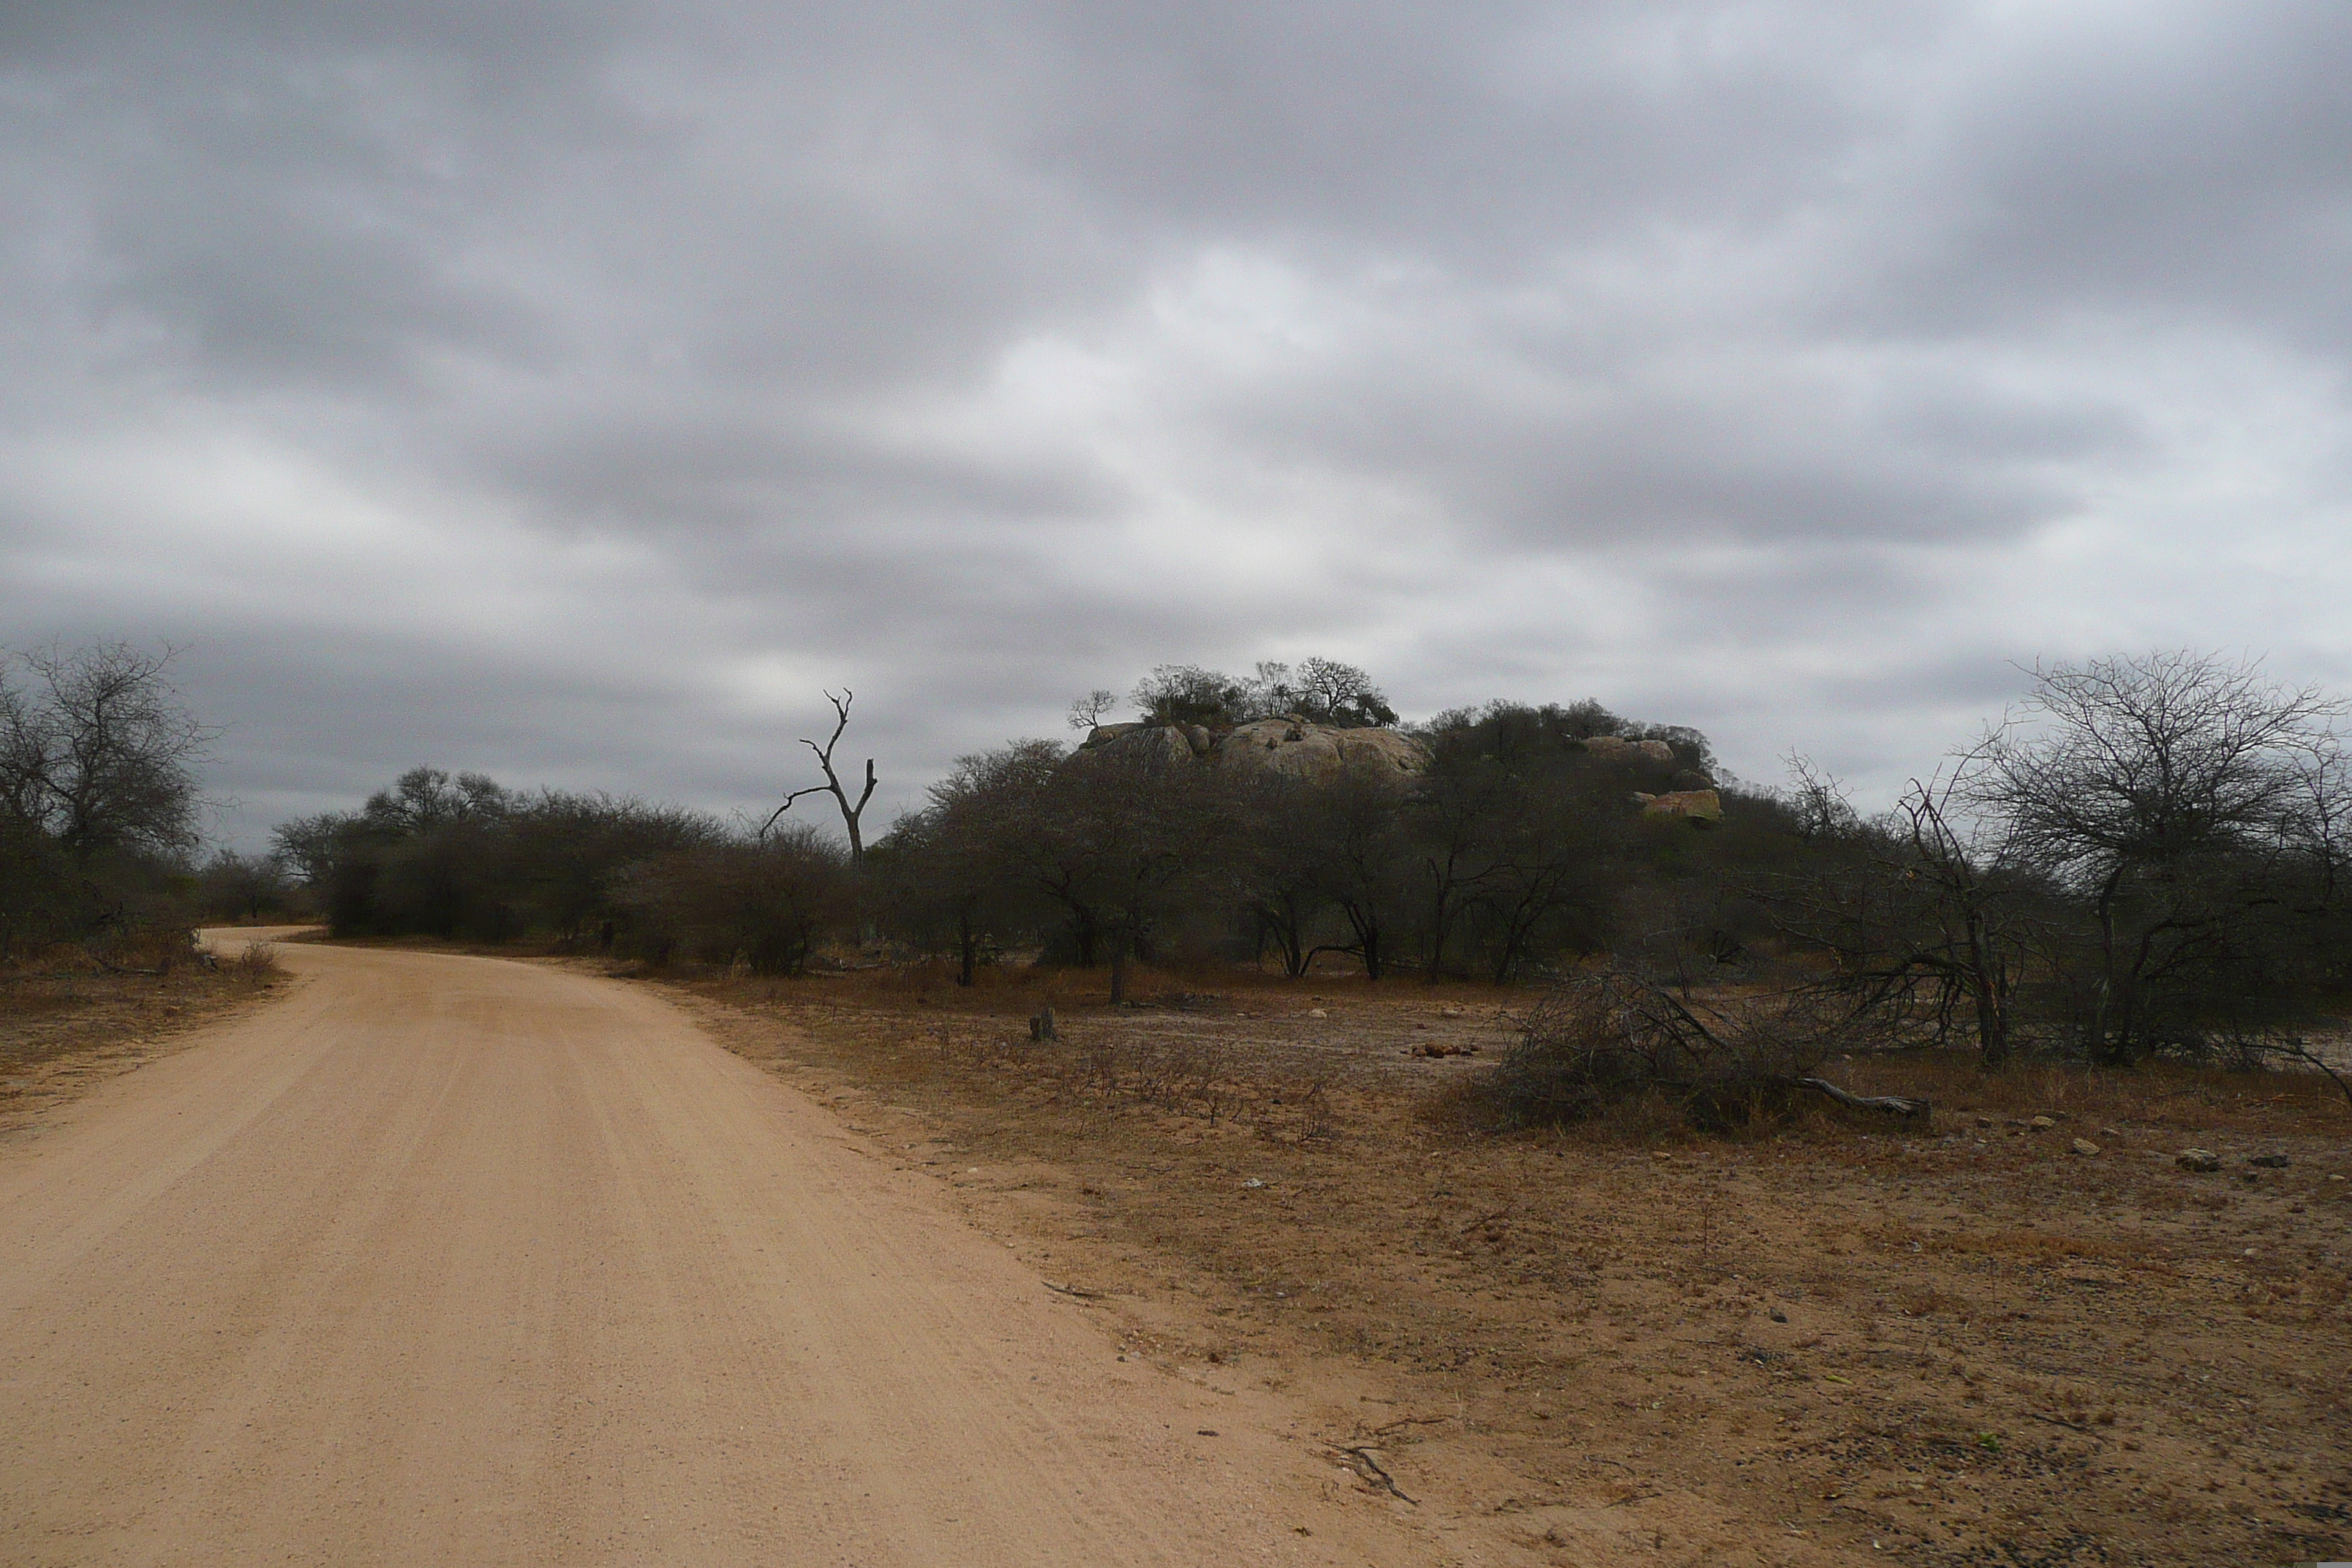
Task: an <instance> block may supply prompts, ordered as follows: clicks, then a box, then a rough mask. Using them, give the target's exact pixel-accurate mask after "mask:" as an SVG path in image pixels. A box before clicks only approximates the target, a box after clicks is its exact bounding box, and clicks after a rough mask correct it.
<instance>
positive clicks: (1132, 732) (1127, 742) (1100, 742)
mask: <svg viewBox="0 0 2352 1568" xmlns="http://www.w3.org/2000/svg"><path fill="white" fill-rule="evenodd" d="M1208 750H1209V732H1208V731H1205V730H1202V729H1201V728H1200V726H1198V725H1187V724H1102V725H1097V727H1096V728H1095V730H1094V732H1093V733H1091V734H1089V735H1088V736H1087V743H1086V744H1085V745H1083V746H1080V747H1079V748H1078V749H1077V750H1076V752H1072V753H1071V755H1070V760H1071V761H1072V762H1074V763H1075V762H1085V761H1087V760H1088V759H1091V758H1110V759H1115V760H1117V761H1119V762H1121V763H1134V764H1137V765H1139V766H1142V767H1145V768H1149V769H1151V770H1154V771H1157V770H1159V769H1160V768H1167V767H1174V766H1176V765H1178V764H1179V763H1183V764H1188V765H1189V764H1190V763H1193V762H1196V761H1198V760H1199V759H1200V758H1202V757H1203V756H1205V755H1207V753H1208Z"/></svg>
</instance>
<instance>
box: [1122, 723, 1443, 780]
mask: <svg viewBox="0 0 2352 1568" xmlns="http://www.w3.org/2000/svg"><path fill="white" fill-rule="evenodd" d="M1076 756H1077V757H1089V756H1103V757H1120V758H1131V759H1136V760H1139V761H1141V762H1143V763H1144V764H1145V765H1147V766H1151V767H1162V766H1168V765H1171V764H1172V763H1179V762H1183V761H1188V760H1205V761H1210V762H1213V763H1215V764H1216V765H1217V766H1218V767H1220V768H1224V769H1228V770H1230V771H1233V772H1234V773H1251V772H1264V773H1279V774H1282V775H1284V776H1285V777H1288V778H1300V779H1329V778H1337V777H1339V775H1340V774H1341V773H1345V772H1347V771H1348V770H1349V768H1351V767H1362V768H1367V769H1370V770H1373V771H1376V772H1378V773H1382V774H1388V775H1392V776H1394V777H1398V778H1409V777H1411V776H1412V775H1413V774H1416V773H1421V772H1422V771H1423V769H1425V768H1427V767H1428V766H1429V753H1428V752H1426V751H1424V750H1423V748H1422V745H1421V742H1418V741H1415V740H1413V739H1412V737H1411V736H1409V735H1402V734H1399V733H1398V732H1397V731H1394V730H1380V729H1355V730H1350V729H1342V728H1339V727H1337V726H1334V725H1328V724H1317V723H1313V722H1311V721H1308V720H1306V719H1303V718H1300V717H1298V716H1297V715H1296V714H1291V715H1286V716H1285V717H1283V718H1280V719H1262V720H1259V721H1256V722H1255V723H1249V724H1244V725H1241V726H1239V727H1237V728H1235V729H1233V730H1229V731H1225V733H1223V734H1222V735H1216V736H1212V735H1211V734H1210V733H1209V731H1206V730H1204V729H1202V727H1201V726H1200V725H1198V724H1100V725H1097V726H1096V727H1095V729H1094V731H1092V732H1091V733H1089V734H1088V735H1087V741H1086V744H1085V745H1083V746H1081V747H1079V748H1078V750H1077V752H1076Z"/></svg>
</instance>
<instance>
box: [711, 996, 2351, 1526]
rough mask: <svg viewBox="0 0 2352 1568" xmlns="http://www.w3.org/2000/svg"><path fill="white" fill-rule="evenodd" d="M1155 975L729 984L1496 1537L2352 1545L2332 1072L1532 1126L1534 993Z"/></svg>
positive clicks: (755, 1036) (1263, 1380)
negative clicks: (2218, 1161)
mask: <svg viewBox="0 0 2352 1568" xmlns="http://www.w3.org/2000/svg"><path fill="white" fill-rule="evenodd" d="M1147 984H1150V983H1149V982H1147ZM1160 984H1162V986H1163V988H1166V989H1170V990H1179V988H1181V987H1185V986H1189V987H1191V988H1192V993H1193V994H1190V995H1184V994H1171V995H1170V996H1169V997H1168V998H1167V1001H1168V1004H1169V1005H1160V1006H1148V1007H1144V1008H1132V1009H1122V1010H1118V1011H1112V1010H1109V1009H1106V1008H1104V1007H1101V1006H1100V1005H1074V1004H1073V1002H1072V1000H1071V996H1072V994H1075V993H1076V984H1073V982H1072V981H1071V980H1069V979H1064V980H1063V981H1060V982H1058V983H1056V982H1051V981H1045V982H1035V983H1032V984H1003V983H998V984H992V985H987V986H983V987H982V989H981V990H980V991H978V992H976V993H975V992H959V991H958V990H957V988H955V987H954V986H952V985H951V984H946V983H945V979H944V977H943V976H940V975H939V974H936V973H909V974H900V975H887V974H883V975H868V976H865V977H862V978H856V977H854V978H847V979H822V980H820V979H810V980H803V981H793V982H758V981H732V982H705V983H699V984H694V985H692V986H691V987H690V990H691V993H692V994H693V995H695V996H696V997H698V999H699V1003H700V1005H701V1007H702V1009H703V1016H704V1017H705V1019H706V1021H707V1022H708V1023H709V1026H710V1027H711V1028H712V1029H713V1030H714V1032H716V1033H718V1034H719V1036H720V1037H721V1038H723V1039H725V1040H726V1041H728V1043H729V1044H730V1046H731V1047H733V1048H734V1049H736V1050H737V1051H739V1052H740V1053H741V1054H742V1055H744V1056H745V1057H747V1058H750V1059H751V1060H753V1061H756V1062H759V1063H761V1065H763V1066H766V1067H768V1068H771V1069H772V1070H773V1071H776V1072H778V1073H779V1074H781V1075H782V1076H784V1077H785V1078H786V1079H788V1080H789V1081H792V1082H793V1083H796V1084H799V1085H801V1086H802V1087H803V1088H805V1089H808V1090H809V1091H810V1092H811V1093H813V1094H817V1095H820V1096H821V1097H823V1098H824V1100H826V1102H827V1103H828V1104H831V1105H833V1106H835V1108H836V1109H837V1110H838V1111H839V1112H840V1113H841V1114H843V1115H844V1116H845V1118H847V1119H848V1120H849V1121H851V1122H852V1123H853V1124H854V1125H856V1126H857V1127H860V1128H863V1129H865V1130H866V1131H867V1132H869V1133H870V1134H871V1135H873V1136H875V1137H877V1138H879V1139H885V1140H887V1141H888V1142H889V1144H890V1146H892V1147H894V1148H896V1149H898V1150H899V1151H901V1152H903V1154H904V1156H905V1158H906V1159H907V1161H908V1163H909V1166H910V1168H913V1169H916V1170H920V1171H925V1172H928V1173H930V1174H931V1175H932V1176H933V1177H934V1179H936V1180H938V1181H940V1183H942V1184H946V1185H948V1186H950V1187H951V1188H952V1189H953V1191H954V1193H955V1194H956V1196H957V1197H958V1199H959V1200H960V1201H961V1203H962V1204H963V1205H964V1206H965V1210H966V1212H967V1213H968V1214H969V1215H971V1217H972V1218H973V1219H974V1220H975V1221H976V1222H977V1223H978V1224H980V1225H982V1226H984V1227H986V1228H989V1229H991V1230H992V1231H994V1232H996V1233H997V1234H999V1235H1001V1236H1003V1237H1006V1238H1008V1239H1010V1240H1011V1241H1013V1244H1014V1245H1015V1246H1016V1247H1018V1248H1020V1249H1022V1250H1023V1251H1024V1253H1025V1254H1026V1255H1027V1256H1029V1257H1031V1258H1033V1259H1034V1263H1035V1266H1036V1267H1037V1268H1038V1269H1039V1270H1040V1271H1041V1272H1044V1273H1046V1274H1049V1275H1051V1276H1053V1277H1054V1278H1056V1279H1062V1278H1065V1277H1066V1278H1067V1279H1069V1280H1071V1281H1075V1282H1076V1283H1078V1284H1080V1285H1081V1286H1082V1287H1083V1288H1086V1289H1092V1290H1095V1291H1097V1292H1099V1293H1100V1294H1099V1298H1098V1299H1097V1301H1096V1304H1095V1307H1094V1310H1095V1311H1096V1312H1097V1315H1099V1316H1100V1317H1102V1318H1103V1319H1104V1320H1105V1321H1108V1322H1111V1323H1115V1324H1116V1325H1117V1326H1118V1331H1119V1332H1120V1334H1121V1335H1122V1336H1123V1337H1124V1342H1126V1343H1127V1344H1128V1345H1129V1347H1130V1348H1131V1349H1132V1350H1134V1351H1136V1352H1140V1353H1143V1354H1147V1355H1149V1356H1151V1357H1152V1358H1154V1359H1155V1360H1157V1361H1158V1362H1160V1363H1161V1364H1163V1365H1165V1366H1168V1367H1170V1368H1171V1369H1174V1370H1178V1371H1180V1372H1182V1373H1188V1374H1199V1373H1214V1374H1219V1375H1225V1376H1231V1377H1234V1378H1235V1379H1237V1380H1239V1381H1241V1382H1243V1383H1244V1384H1249V1385H1252V1386H1255V1387H1257V1388H1260V1389H1264V1390H1268V1391H1276V1392H1279V1393H1281V1394H1284V1395H1285V1396H1286V1397H1289V1398H1292V1399H1296V1400H1298V1401H1301V1402H1302V1406H1303V1408H1304V1409H1306V1411H1307V1413H1308V1415H1309V1417H1310V1422H1311V1425H1313V1426H1314V1427H1315V1429H1316V1436H1317V1437H1318V1440H1319V1441H1320V1442H1322V1443H1323V1444H1325V1445H1326V1446H1327V1447H1326V1451H1327V1452H1328V1453H1330V1454H1332V1455H1335V1456H1337V1457H1338V1458H1339V1462H1341V1463H1342V1464H1344V1465H1346V1466H1348V1467H1349V1468H1351V1469H1353V1470H1355V1471H1356V1472H1357V1474H1358V1477H1359V1479H1358V1482H1357V1484H1358V1486H1359V1488H1360V1490H1361V1491H1362V1493H1363V1494H1364V1495H1365V1496H1366V1497H1368V1498H1370V1497H1380V1498H1382V1499H1387V1500H1390V1502H1391V1506H1403V1505H1401V1504H1396V1503H1395V1502H1394V1500H1393V1498H1392V1497H1391V1493H1390V1482H1391V1479H1392V1481H1393V1483H1394V1486H1395V1488H1396V1489H1399V1490H1401V1491H1402V1492H1403V1493H1406V1494H1409V1495H1410V1496H1411V1497H1412V1499H1413V1500H1414V1504H1413V1506H1412V1511H1414V1512H1415V1513H1416V1514H1417V1515H1418V1516H1419V1517H1421V1518H1422V1519H1423V1521H1424V1522H1425V1523H1426V1524H1427V1525H1428V1526H1429V1527H1430V1528H1431V1529H1433V1530H1435V1531H1438V1532H1439V1534H1440V1536H1441V1538H1442V1539H1444V1541H1445V1542H1447V1543H1448V1545H1449V1548H1450V1549H1451V1550H1453V1551H1454V1552H1458V1553H1459V1554H1460V1555H1461V1557H1462V1560H1464V1561H1477V1562H1490V1563H1588V1562H1597V1561H1618V1560H1622V1559H1626V1558H1633V1559H1634V1560H1639V1561H1656V1562H1664V1563H1690V1564H1694V1565H1696V1564H1702V1563H1704V1564H1709V1565H1713V1564H1721V1563H1789V1564H1814V1563H1858V1562H1865V1561H1867V1562H1874V1563H1883V1562H1887V1561H1896V1562H1908V1563H1920V1564H1934V1565H1938V1568H1941V1565H1959V1564H1985V1565H1993V1564H1999V1565H2003V1568H2023V1565H2029V1564H2043V1563H2220V1562H2230V1563H2263V1562H2278V1563H2288V1562H2293V1561H2296V1560H2310V1559H2313V1558H2315V1557H2318V1558H2325V1557H2328V1556H2330V1555H2334V1556H2339V1557H2340V1556H2344V1555H2347V1552H2352V1458H2347V1456H2352V1402H2348V1401H2347V1385H2346V1383H2345V1380H2344V1377H2343V1374H2342V1369H2343V1368H2344V1367H2345V1366H2346V1365H2347V1364H2352V1307H2347V1263H2352V1235H2347V1229H2352V1184H2348V1183H2347V1180H2346V1178H2347V1176H2352V1150H2347V1134H2348V1133H2352V1108H2347V1106H2346V1104H2345V1103H2344V1100H2343V1099H2342V1098H2341V1096H2340V1095H2338V1094H2337V1092H2336V1090H2335V1089H2333V1088H2332V1087H2331V1086H2329V1085H2328V1084H2327V1083H2326V1080H2325V1079H2319V1078H2317V1077H2316V1076H2310V1077H2305V1076H2300V1075H2298V1076H2294V1077H2288V1076H2286V1075H2279V1074H2269V1075H2251V1076H2246V1075H2237V1076H2233V1075H2228V1074H2221V1073H2193V1072H2187V1071H2170V1070H2151V1071H2148V1072H2144V1073H2138V1074H2126V1075H2104V1076H2093V1075H2085V1074H2084V1073H2081V1072H2075V1071H2066V1070H2057V1069H2021V1070H2019V1071H2016V1072H2013V1073H2011V1074H2009V1075H2007V1076H2006V1077H2004V1078H2002V1079H1995V1080H1986V1079H1983V1078H1982V1077H1981V1075H1979V1074H1978V1073H1976V1072H1975V1071H1974V1069H1973V1068H1968V1067H1967V1066H1966V1065H1965V1064H1953V1063H1936V1062H1927V1061H1919V1060H1912V1061H1908V1062H1897V1063H1887V1062H1865V1063H1853V1064H1843V1065H1841V1066H1839V1067H1838V1068H1837V1071H1838V1072H1839V1073H1840V1074H1841V1075H1843V1076H1844V1077H1845V1078H1846V1079H1848V1080H1849V1081H1850V1082H1851V1084H1852V1086H1853V1087H1855V1088H1857V1089H1866V1090H1876V1091H1894V1090H1897V1089H1901V1090H1906V1091H1911V1092H1919V1091H1923V1090H1924V1091H1926V1092H1928V1093H1930V1094H1932V1095H1933V1097H1934V1098H1935V1099H1936V1100H1937V1102H1938V1105H1939V1110H1938V1113H1937V1119H1936V1121H1935V1122H1934V1124H1933V1126H1932V1128H1931V1130H1930V1131H1927V1133H1925V1134H1917V1133H1912V1132H1908V1131H1906V1132H1902V1133H1898V1132H1895V1131H1889V1130H1887V1129H1885V1128H1881V1127H1877V1126H1874V1125H1872V1124H1871V1123H1869V1122H1868V1121H1863V1122H1859V1123H1857V1122H1855V1121H1850V1120H1843V1119H1839V1118H1832V1116H1831V1115H1829V1114H1827V1113H1824V1114H1821V1115H1816V1116H1811V1117H1808V1118H1806V1119H1805V1120H1803V1121H1800V1122H1798V1123H1796V1124H1794V1125H1792V1126H1790V1127H1788V1128H1786V1129H1784V1130H1782V1131H1780V1133H1779V1134H1778V1135H1775V1136H1762V1137H1758V1138H1754V1139H1751V1140H1747V1141H1737V1142H1734V1141H1724V1140H1707V1139H1698V1138H1695V1137H1691V1136H1688V1135H1685V1134H1682V1133H1679V1132H1675V1131H1668V1130H1667V1129H1666V1127H1665V1125H1664V1123H1663V1122H1662V1121H1661V1122H1656V1123H1653V1124H1646V1125H1645V1124H1643V1123H1641V1122H1640V1121H1638V1119H1637V1120H1635V1121H1632V1122H1630V1123H1629V1124H1627V1125H1624V1126H1620V1127H1617V1128H1612V1129H1607V1130H1596V1131H1582V1132H1579V1133H1577V1134H1575V1135H1570V1136H1562V1135H1557V1134H1548V1135H1523V1136H1516V1137H1507V1138H1499V1137H1495V1136H1490V1135H1484V1134H1478V1133H1475V1132H1472V1131H1468V1130H1466V1129H1465V1127H1464V1126H1463V1125H1462V1124H1461V1123H1460V1121H1459V1119H1458V1118H1455V1117H1452V1116H1450V1115H1449V1113H1448V1110H1447V1106H1448V1102H1449V1099H1450V1098H1454V1097H1453V1096H1450V1094H1449V1090H1450V1089H1454V1088H1455V1087H1457V1086H1459V1085H1460V1084H1462V1083H1463V1082H1464V1081H1465V1080H1466V1079H1467V1078H1468V1076H1469V1075H1472V1074H1475V1073H1477V1072H1479V1071H1481V1070H1483V1068H1484V1067H1485V1066H1486V1064H1487V1063H1488V1062H1491V1061H1492V1060H1493V1059H1494V1058H1495V1057H1496V1053H1498V1052H1499V1051H1501V1050H1502V1049H1504V1048H1507V1046H1508V1044H1509V1043H1510V1040H1511V1038H1512V1033H1511V1021H1512V1017H1511V1012H1510V1003H1511V1002H1512V1001H1514V1000H1516V1001H1517V1003H1518V1004H1519V1005H1525V1003H1526V1002H1527V1001H1528V1000H1529V998H1528V997H1527V996H1525V995H1520V996H1517V997H1516V998H1510V997H1504V998H1501V999H1500V1000H1499V1001H1498V997H1497V994H1496V993H1492V992H1483V993H1482V992H1478V991H1475V990H1468V989H1465V990H1460V991H1455V990H1451V989H1444V990H1438V991H1428V990H1425V989H1423V988H1422V987H1419V986H1415V985H1403V986H1390V987H1385V988H1380V989H1377V990H1376V989H1374V988H1371V987H1367V986H1364V985H1362V984H1360V983H1359V984H1350V983H1346V982H1338V981H1316V982H1311V983H1308V984H1305V985H1300V986H1296V987H1292V986H1284V985H1273V984H1263V983H1258V982H1256V981H1255V980H1253V979H1247V978H1242V979H1223V978H1221V977H1209V978H1205V979H1204V978H1202V977H1198V976H1196V977H1192V978H1191V979H1187V980H1175V979H1170V980H1165V981H1163V982H1161V983H1160ZM1056 986H1058V987H1059V988H1060V990H1061V992H1062V994H1061V996H1060V1007H1059V1013H1060V1020H1059V1021H1060V1026H1061V1027H1060V1032H1061V1035H1062V1039H1061V1040H1060V1041H1059V1042H1058V1043H1053V1044H1046V1045H1033V1044H1031V1043H1030V1041H1029V1040H1028V1037H1027V1033H1026V1030H1025V1028H1024V1023H1023V1021H1024V1017H1025V1016H1026V1015H1027V1013H1029V1012H1030V1011H1031V1010H1032V1009H1034V1006H1035V1005H1037V1004H1038V1002H1039V1001H1040V1000H1041V999H1042V998H1043V997H1045V996H1046V995H1048V994H1051V992H1052V990H1053V989H1054V988H1055V987H1056ZM1212 988H1214V989H1215V990H1216V991H1217V992H1218V993H1219V994H1217V995H1216V996H1214V997H1209V996H1203V995H1201V994H1199V993H1201V992H1204V991H1208V990H1210V989H1212ZM673 989H674V988H673ZM1318 1012H1319V1013H1320V1014H1321V1015H1323V1016H1316V1015H1317V1014H1318ZM1426 1047H1437V1048H1439V1049H1458V1048H1461V1047H1475V1048H1476V1050H1477V1053H1478V1054H1476V1055H1443V1056H1439V1055H1431V1054H1428V1051H1427V1049H1426ZM2036 1115H2043V1116H2047V1117H2048V1118H2050V1120H2051V1123H2052V1124H2051V1125H2049V1126H2047V1127H2043V1128H2034V1127H2032V1126H2031V1125H2030V1122H2031V1119H2032V1117H2034V1116H2036ZM1842 1116H1843V1113H1841V1117H1842ZM2077 1138H2082V1139H2085V1140H2088V1141H2090V1142H2094V1143H2095V1144H2096V1145H2097V1146H2098V1148H2099V1152H2097V1153H2096V1154H2092V1155H2084V1154H2078V1153H2075V1152H2072V1151H2073V1144H2074V1140H2075V1139H2077ZM2192 1144H2193V1145H2198V1146H2202V1147H2206V1148H2210V1149H2211V1150H2213V1151H2215V1152H2218V1153H2220V1154H2221V1156H2222V1159H2223V1164H2224V1168H2223V1170H2221V1172H2219V1173H2210V1174H2208V1173H2191V1172H2189V1171H2185V1170H2182V1169H2180V1168H2179V1166H2178V1165H2177V1164H2176V1163H2175V1159H2174V1156H2175V1155H2176V1153H2177V1152H2179V1150H2180V1149H2181V1148H2182V1147H2184V1146H2187V1145H2192ZM2257 1155H2270V1156H2278V1155H2284V1157H2285V1158H2286V1160H2287V1162H2288V1163H2286V1164H2285V1165H2284V1168H2275V1167H2267V1166H2262V1165H2253V1164H2250V1163H2248V1162H2249V1160H2250V1159H2251V1158H2252V1157H2253V1156H2257Z"/></svg>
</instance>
